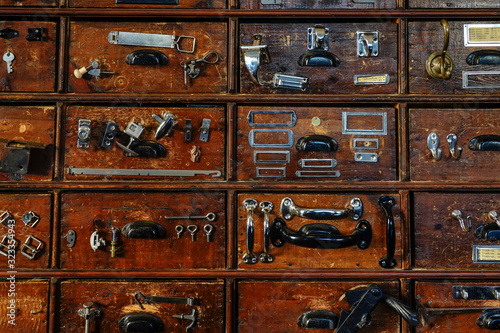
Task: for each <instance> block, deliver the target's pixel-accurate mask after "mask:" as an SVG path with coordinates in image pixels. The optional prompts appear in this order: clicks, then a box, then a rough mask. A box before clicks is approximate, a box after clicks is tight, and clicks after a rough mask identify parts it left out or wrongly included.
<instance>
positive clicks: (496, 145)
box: [469, 135, 500, 151]
mask: <svg viewBox="0 0 500 333" xmlns="http://www.w3.org/2000/svg"><path fill="white" fill-rule="evenodd" d="M469 149H470V150H480V151H500V135H479V136H476V137H475V138H473V139H472V140H470V142H469Z"/></svg>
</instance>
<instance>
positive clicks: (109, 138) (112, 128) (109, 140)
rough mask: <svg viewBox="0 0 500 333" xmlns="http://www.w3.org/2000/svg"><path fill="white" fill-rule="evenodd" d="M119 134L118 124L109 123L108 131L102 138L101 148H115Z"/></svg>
mask: <svg viewBox="0 0 500 333" xmlns="http://www.w3.org/2000/svg"><path fill="white" fill-rule="evenodd" d="M117 133H118V124H117V123H114V122H112V121H110V122H108V125H106V131H105V132H104V137H103V138H102V142H101V147H103V148H107V149H111V148H113V143H114V142H115V138H116V134H117Z"/></svg>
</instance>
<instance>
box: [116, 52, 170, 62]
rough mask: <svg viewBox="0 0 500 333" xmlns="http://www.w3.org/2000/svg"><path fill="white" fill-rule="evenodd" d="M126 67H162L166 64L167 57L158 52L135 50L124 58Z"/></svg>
mask: <svg viewBox="0 0 500 333" xmlns="http://www.w3.org/2000/svg"><path fill="white" fill-rule="evenodd" d="M125 63H126V64H127V65H139V66H163V65H166V64H168V57H167V56H166V55H165V53H163V52H160V51H158V50H150V49H146V50H135V51H132V52H130V53H129V54H128V55H127V57H126V58H125Z"/></svg>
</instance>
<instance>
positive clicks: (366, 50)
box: [356, 31, 379, 57]
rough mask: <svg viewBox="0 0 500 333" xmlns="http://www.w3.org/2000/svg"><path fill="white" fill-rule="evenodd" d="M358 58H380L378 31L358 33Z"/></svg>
mask: <svg viewBox="0 0 500 333" xmlns="http://www.w3.org/2000/svg"><path fill="white" fill-rule="evenodd" d="M356 36H357V42H358V57H378V40H379V39H378V31H357V32H356Z"/></svg>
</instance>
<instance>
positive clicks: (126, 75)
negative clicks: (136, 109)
mask: <svg viewBox="0 0 500 333" xmlns="http://www.w3.org/2000/svg"><path fill="white" fill-rule="evenodd" d="M70 28H71V33H70V44H69V55H70V62H69V80H68V83H69V88H68V89H69V91H70V92H75V93H91V92H100V93H122V92H136V93H190V94H191V93H224V92H226V91H227V62H226V57H227V24H226V23H224V22H162V23H159V22H133V23H129V22H81V21H72V22H71V24H70ZM112 31H115V32H118V37H117V40H118V43H120V44H111V43H110V42H109V41H108V38H109V33H110V32H112ZM120 33H122V36H120ZM123 33H143V34H144V33H146V34H156V35H158V34H159V35H170V36H172V35H173V36H175V40H177V39H178V38H179V36H189V37H194V38H195V41H194V40H193V39H192V38H189V37H188V38H183V39H182V40H181V41H180V42H179V44H177V46H178V47H179V48H180V49H181V50H192V49H193V47H194V53H193V54H191V53H185V52H179V51H177V49H176V48H170V47H153V46H129V45H125V44H123V43H129V40H132V41H131V42H130V43H132V44H137V43H140V42H144V41H145V40H151V42H149V43H148V45H153V44H154V45H158V44H157V43H161V44H160V45H170V44H172V43H171V39H172V38H170V40H167V42H168V43H166V44H164V43H165V40H166V39H167V37H165V36H164V37H156V36H151V35H147V36H142V37H135V36H136V35H128V36H132V37H127V36H126V34H125V37H123V36H124V34H123ZM89 36H92V39H91V40H90V37H89ZM158 39H159V40H158ZM136 40H139V41H138V42H136ZM120 41H123V42H120ZM193 41H194V43H193ZM144 49H147V50H155V51H159V52H161V53H163V55H156V54H151V53H149V52H148V53H147V54H144V53H141V52H139V54H138V55H137V53H135V54H136V55H137V58H139V59H144V60H133V61H134V62H135V61H139V62H142V61H145V62H146V61H152V62H155V61H157V62H159V63H165V62H167V63H166V65H157V64H156V65H137V64H131V65H129V64H127V60H126V59H127V56H128V55H130V54H131V53H132V52H134V51H139V50H144ZM209 51H213V52H216V53H217V54H218V55H219V60H218V61H217V63H215V64H207V63H198V65H199V67H198V69H199V70H200V74H199V75H198V77H197V78H195V79H190V78H189V77H188V78H187V79H188V81H187V85H184V70H183V67H182V66H181V61H184V60H189V59H193V58H196V59H200V58H202V57H203V56H204V55H205V54H207V53H208V52H209ZM132 58H134V59H135V57H134V54H131V55H130V58H129V59H132ZM152 58H153V59H152ZM165 58H167V60H165ZM161 59H163V60H161ZM92 61H97V62H98V65H99V69H100V70H101V71H102V72H103V73H102V75H100V76H99V77H96V76H95V75H94V76H93V75H90V74H89V73H90V72H89V73H87V74H84V75H83V76H82V77H81V78H77V77H76V76H75V74H74V70H75V69H80V68H82V67H87V66H90V65H91V62H92ZM133 61H132V60H130V61H129V63H133ZM207 61H215V58H214V57H210V58H209V59H207ZM104 72H107V73H114V74H104Z"/></svg>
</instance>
